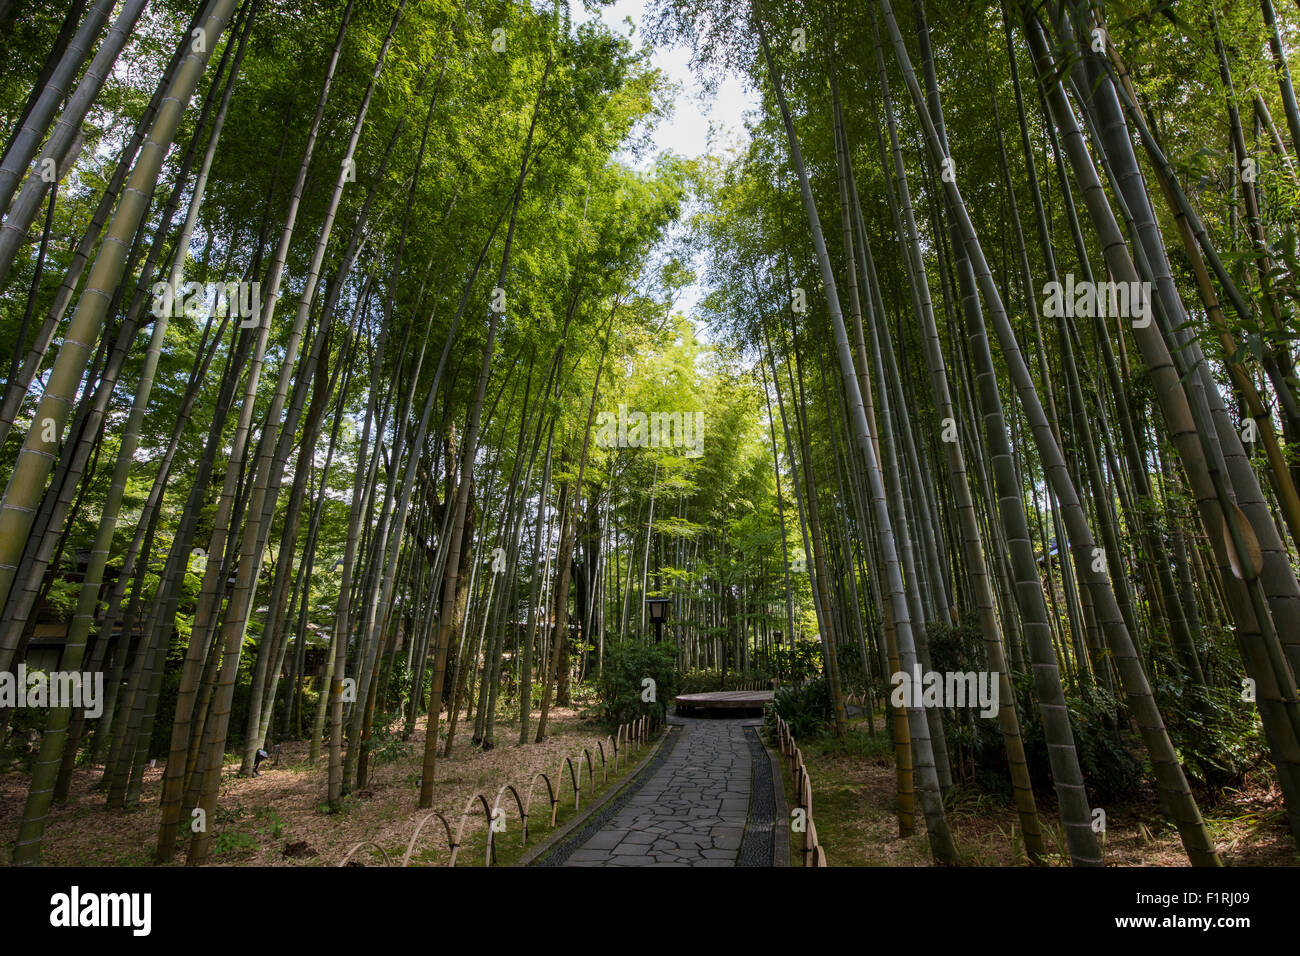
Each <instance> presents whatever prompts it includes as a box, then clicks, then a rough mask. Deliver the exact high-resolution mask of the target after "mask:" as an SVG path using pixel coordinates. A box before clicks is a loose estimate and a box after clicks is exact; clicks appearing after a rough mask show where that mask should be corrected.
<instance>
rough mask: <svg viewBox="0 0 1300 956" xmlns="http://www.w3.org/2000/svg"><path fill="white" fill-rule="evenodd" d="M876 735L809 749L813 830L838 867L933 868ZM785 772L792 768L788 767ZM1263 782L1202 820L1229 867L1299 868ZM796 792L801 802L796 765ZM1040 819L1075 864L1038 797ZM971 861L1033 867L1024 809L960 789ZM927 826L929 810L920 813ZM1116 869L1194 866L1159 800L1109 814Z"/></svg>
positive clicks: (794, 846)
mask: <svg viewBox="0 0 1300 956" xmlns="http://www.w3.org/2000/svg"><path fill="white" fill-rule="evenodd" d="M876 721H877V725H876V734H875V736H874V737H873V736H870V735H869V734H868V732H867V726H868V725H867V719H866V718H861V719H858V720H854V721H851V724H850V732H849V734H848V735H847V736H846V737H845V740H844V741H843V742H839V741H837V740H836V739H835V738H834V737H832V736H829V735H828V736H825V737H822V738H818V739H814V740H811V741H804V740H800V741H799V746H800V748H801V750H802V752H803V757H804V765H805V766H806V767H807V768H808V773H809V776H810V777H811V780H812V789H813V815H812V818H813V821H814V823H816V825H817V837H818V840H819V841H820V843H821V844H822V846H823V848H824V849H825V851H826V858H827V863H828V865H830V866H930V865H931V856H930V850H929V845H928V843H927V841H926V837H925V834H924V822H923V821H921V820H920V819H918V821H917V826H918V832H917V833H915V834H913V835H911V836H908V837H900V836H899V835H898V818H897V816H896V813H895V810H896V807H897V800H896V795H897V784H896V779H895V773H894V760H893V754H892V750H891V747H890V743H889V737H888V735H887V734H886V733H885V732H884V731H883V729H882V728H881V721H880V718H879V717H877V718H876ZM782 763H783V764H785V763H786V762H785V761H782ZM1270 783H1271V782H1270V781H1268V780H1266V779H1265V778H1263V777H1262V775H1261V776H1260V777H1259V778H1257V779H1253V780H1250V781H1248V783H1247V785H1245V786H1244V787H1242V788H1241V789H1240V790H1237V791H1232V792H1229V793H1226V794H1223V795H1221V796H1220V799H1219V801H1218V802H1217V804H1215V805H1214V806H1211V805H1210V804H1209V801H1207V800H1206V799H1205V795H1204V794H1203V793H1199V792H1198V793H1197V799H1198V801H1199V802H1200V805H1201V812H1202V814H1203V815H1204V817H1205V821H1206V824H1207V825H1208V826H1209V829H1210V833H1211V835H1212V836H1213V837H1214V840H1215V843H1216V845H1217V846H1218V848H1219V852H1220V854H1221V856H1222V858H1223V862H1224V863H1225V865H1228V866H1296V865H1297V864H1300V853H1297V851H1296V847H1295V842H1294V841H1293V840H1292V839H1291V834H1290V831H1289V830H1288V828H1287V825H1286V821H1285V819H1284V815H1283V810H1282V795H1281V792H1280V791H1279V790H1278V789H1277V788H1276V786H1272V785H1270ZM785 786H786V793H787V795H788V794H791V793H793V784H792V781H791V779H790V772H789V767H788V765H787V766H786V768H785ZM1037 796H1038V814H1039V819H1041V820H1042V821H1043V823H1044V827H1045V831H1046V832H1045V835H1046V839H1047V842H1048V849H1049V851H1050V852H1051V853H1052V857H1051V859H1050V860H1049V861H1048V862H1049V864H1050V865H1058V866H1060V865H1066V864H1067V863H1068V859H1067V858H1066V857H1065V856H1064V855H1063V853H1062V852H1061V851H1060V849H1059V847H1060V846H1061V836H1060V826H1059V823H1057V822H1056V816H1055V814H1056V803H1055V801H1054V800H1052V799H1051V796H1050V794H1043V793H1039V794H1038V795H1037ZM948 813H949V822H950V823H951V826H952V830H953V835H954V839H955V841H956V843H957V850H958V853H959V854H960V856H961V862H962V863H963V864H964V865H967V866H1007V865H1008V864H1011V863H1013V862H1014V865H1027V861H1026V858H1025V854H1024V843H1023V840H1022V839H1021V836H1020V825H1019V820H1018V818H1017V815H1016V811H1015V807H1014V806H1013V805H1012V803H1011V799H1010V797H1009V796H1006V797H1004V796H1001V795H999V794H989V793H984V792H981V791H979V790H977V789H975V788H974V786H973V785H960V784H959V785H958V786H957V787H956V788H954V790H953V792H952V794H951V795H950V798H949V800H948ZM917 814H918V817H919V814H920V808H919V805H918V808H917ZM799 839H801V838H800V837H799V835H797V834H792V839H791V851H790V859H791V861H792V862H793V863H794V865H798V862H799V860H800V859H801V853H800V848H801V845H802V844H801V843H797V842H796V841H797V840H799ZM1103 853H1104V854H1105V859H1106V863H1107V864H1108V865H1110V866H1189V865H1190V864H1189V863H1188V860H1187V855H1186V854H1185V853H1184V852H1183V848H1182V843H1181V841H1180V840H1179V838H1178V831H1177V830H1176V829H1175V828H1174V826H1173V824H1172V823H1170V822H1167V818H1166V817H1164V816H1163V815H1162V813H1161V810H1160V807H1159V805H1158V803H1157V801H1156V799H1155V797H1154V795H1147V794H1135V795H1134V799H1133V800H1131V801H1129V802H1126V803H1121V804H1112V805H1109V806H1107V807H1106V834H1105V838H1104V843H1103Z"/></svg>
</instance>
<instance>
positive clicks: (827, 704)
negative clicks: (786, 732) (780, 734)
mask: <svg viewBox="0 0 1300 956" xmlns="http://www.w3.org/2000/svg"><path fill="white" fill-rule="evenodd" d="M773 714H776V715H778V716H780V717H781V719H782V720H784V721H785V722H786V724H787V725H788V726H789V728H790V732H791V733H792V734H794V737H795V740H811V739H812V738H813V737H816V736H817V735H818V734H820V733H821V732H822V731H824V730H826V729H827V728H828V727H829V726H830V725H831V721H832V720H834V717H835V715H834V712H833V711H832V709H831V692H830V685H829V684H828V683H827V681H826V678H825V677H817V678H814V679H813V680H810V681H808V682H807V683H805V684H803V685H802V686H789V687H782V688H781V689H780V690H778V691H777V692H776V694H775V695H774V696H773V698H772V705H771V707H769V708H768V709H767V712H766V715H765V718H764V719H765V721H766V723H767V724H768V725H769V728H770V727H771V726H772V725H775V723H776V720H775V719H774V718H773Z"/></svg>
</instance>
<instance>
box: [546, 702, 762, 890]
mask: <svg viewBox="0 0 1300 956" xmlns="http://www.w3.org/2000/svg"><path fill="white" fill-rule="evenodd" d="M674 723H681V724H683V725H684V726H683V727H682V728H681V730H679V731H676V732H677V733H680V734H682V735H683V736H682V739H680V740H678V741H677V742H676V746H675V747H674V749H673V752H672V753H671V754H670V755H669V756H668V757H667V759H666V760H664V762H663V764H662V765H661V766H660V767H659V768H658V770H656V771H655V772H654V775H653V776H652V777H651V778H650V779H649V780H647V781H646V783H645V785H644V786H642V787H641V789H640V790H639V791H638V792H637V793H636V794H635V795H634V796H633V797H632V798H631V799H630V800H629V801H628V802H627V805H626V806H624V807H623V808H622V809H621V810H619V811H618V813H616V814H615V815H614V816H613V817H611V818H610V820H609V822H608V823H606V824H605V826H604V827H602V828H601V829H600V830H599V831H598V832H597V833H596V834H594V835H593V836H592V837H590V838H589V839H588V840H587V841H586V842H585V843H583V844H582V846H580V847H578V849H576V850H574V851H573V853H572V854H571V855H570V856H569V858H568V860H567V861H566V863H565V865H566V866H735V865H736V862H737V856H738V854H739V851H740V843H741V839H742V837H743V836H744V833H745V819H746V816H747V815H748V813H749V786H750V765H751V758H750V750H749V745H748V743H747V741H746V737H745V734H746V731H745V729H744V728H745V726H746V724H747V723H752V721H740V720H692V719H688V718H681V719H679V720H677V721H674Z"/></svg>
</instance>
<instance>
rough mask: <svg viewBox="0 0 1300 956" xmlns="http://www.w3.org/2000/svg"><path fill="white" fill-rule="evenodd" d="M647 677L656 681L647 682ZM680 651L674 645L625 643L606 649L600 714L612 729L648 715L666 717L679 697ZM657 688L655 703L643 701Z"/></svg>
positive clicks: (601, 684)
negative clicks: (678, 666) (678, 652)
mask: <svg viewBox="0 0 1300 956" xmlns="http://www.w3.org/2000/svg"><path fill="white" fill-rule="evenodd" d="M646 678H649V679H650V680H653V681H654V684H653V685H650V684H647V683H645V681H646ZM677 685H678V673H677V649H676V647H674V646H673V645H672V644H667V643H664V644H640V643H637V642H635V641H623V642H622V643H619V644H613V645H610V646H606V648H605V667H604V670H603V671H602V673H601V675H600V701H601V703H600V712H601V718H602V719H603V720H604V722H605V724H606V725H607V726H609V728H610V729H611V730H612V729H613V728H615V727H617V726H618V725H619V724H624V723H628V722H629V721H632V720H636V719H637V718H638V717H644V716H645V715H646V714H657V715H658V716H659V717H661V718H662V717H663V716H665V715H666V714H667V712H668V705H669V704H670V703H671V702H672V699H673V698H674V697H676V696H677V694H678V690H677ZM652 687H653V690H654V700H653V701H647V700H644V699H643V698H644V697H646V696H647V695H648V692H649V690H650V689H651V688H652Z"/></svg>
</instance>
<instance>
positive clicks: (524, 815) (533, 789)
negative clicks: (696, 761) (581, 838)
mask: <svg viewBox="0 0 1300 956" xmlns="http://www.w3.org/2000/svg"><path fill="white" fill-rule="evenodd" d="M660 723H661V722H660V720H659V718H658V717H656V716H653V715H647V716H644V717H639V718H638V719H636V720H634V721H632V722H630V723H626V724H620V725H619V727H618V729H617V730H616V731H615V732H614V733H613V734H611V735H609V736H607V737H606V738H605V739H604V740H602V741H598V742H597V743H596V753H597V754H599V755H600V776H601V784H602V785H604V784H605V783H607V782H608V781H609V754H608V753H607V752H606V750H605V744H606V743H608V744H609V745H610V748H611V749H612V751H613V760H614V770H615V771H616V772H617V770H618V768H619V759H620V758H622V760H623V765H624V766H626V765H627V762H628V760H629V759H630V758H631V757H632V755H634V754H635V753H636V752H637V751H638V750H639V749H641V748H642V747H644V746H645V745H646V744H647V743H649V742H650V738H651V737H652V736H653V735H654V733H655V732H656V731H657V730H658V729H659V727H660ZM575 757H576V759H575ZM575 757H567V756H566V757H565V758H564V759H563V760H562V761H561V762H560V766H559V768H558V769H557V771H556V776H555V780H554V781H552V779H551V777H550V776H548V775H547V774H545V773H543V772H540V771H539V772H537V773H535V774H533V778H532V780H531V781H530V782H529V784H528V794H527V796H526V797H521V796H520V791H519V789H518V788H517V787H516V786H515V785H514V784H512V783H510V782H508V781H507V782H506V783H504V784H502V786H501V788H500V789H499V790H498V791H497V794H496V798H495V799H494V800H493V801H492V802H491V803H489V802H488V798H487V797H486V796H485V795H483V794H481V793H476V794H474V796H472V797H470V799H469V802H468V803H466V804H465V809H464V810H462V811H461V814H460V818H459V820H457V822H456V826H455V828H454V829H453V828H452V825H451V823H450V822H449V821H448V820H447V818H446V817H444V816H443V815H442V814H441V813H439V812H438V811H437V810H432V811H430V812H428V813H426V814H425V815H424V816H423V817H422V818H421V819H420V822H419V823H418V824H416V827H415V832H413V833H412V834H411V839H410V841H409V842H408V843H407V845H406V852H405V853H404V854H403V855H402V861H401V863H399V864H396V865H397V866H403V867H405V866H409V865H410V863H411V855H412V854H413V853H414V851H415V844H416V841H417V840H418V839H419V837H420V833H421V831H422V830H423V829H424V827H425V824H427V823H428V822H429V821H430V820H432V819H433V818H435V817H437V819H438V821H439V822H440V823H441V824H442V829H443V832H444V834H445V835H446V838H447V850H448V853H449V856H448V859H447V864H446V865H447V866H449V867H450V866H455V865H456V859H457V857H458V856H459V855H460V848H461V845H462V844H463V842H464V837H465V827H466V824H467V823H468V822H469V818H470V817H471V816H475V815H476V814H475V811H476V810H479V809H481V810H482V814H483V818H484V820H485V821H486V826H487V848H486V850H485V851H484V860H483V865H484V866H491V865H492V864H493V863H495V862H496V834H497V832H498V829H497V827H496V826H495V824H497V823H498V822H500V823H504V822H505V821H506V820H508V819H509V806H510V803H511V801H509V800H507V801H506V805H505V806H502V803H501V798H502V797H503V796H505V794H506V792H507V791H508V792H509V793H510V795H511V796H512V797H513V798H514V800H513V803H514V807H515V810H516V811H517V814H518V822H519V829H520V843H519V845H520V846H527V845H528V832H529V831H528V821H529V814H530V812H531V810H532V805H533V797H535V796H536V795H537V781H538V780H541V781H542V782H543V783H545V784H546V799H547V800H548V801H549V803H550V807H551V829H554V828H555V821H556V817H557V815H558V813H559V809H560V799H561V797H562V795H563V793H562V790H561V788H560V787H558V786H557V784H558V783H559V782H560V781H561V780H562V779H563V778H564V776H565V771H566V769H567V771H568V779H569V786H568V788H567V789H569V790H571V791H572V792H573V809H574V810H575V812H576V811H577V810H578V808H579V806H580V804H581V795H582V768H583V765H584V763H585V764H586V767H587V784H588V796H595V794H596V762H595V758H594V757H593V756H592V751H591V748H589V747H583V748H582V750H581V751H580V752H579V753H578V754H576V755H575ZM502 829H504V827H502ZM362 847H372V848H373V849H374V850H377V851H378V852H379V855H380V857H382V859H383V861H384V862H383V864H382V865H384V866H393V865H394V864H393V862H392V861H391V860H390V859H389V856H388V853H387V852H386V851H385V850H384V848H383V847H381V846H380V845H379V844H378V843H375V842H374V841H372V840H362V841H361V842H360V843H358V844H356V845H355V846H353V847H352V848H351V849H350V850H348V853H347V856H345V857H344V858H343V860H342V861H341V862H340V863H339V864H338V865H339V866H346V865H347V864H348V861H349V860H351V859H352V857H353V856H354V855H355V854H356V853H357V851H358V850H360V849H361V848H362Z"/></svg>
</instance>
